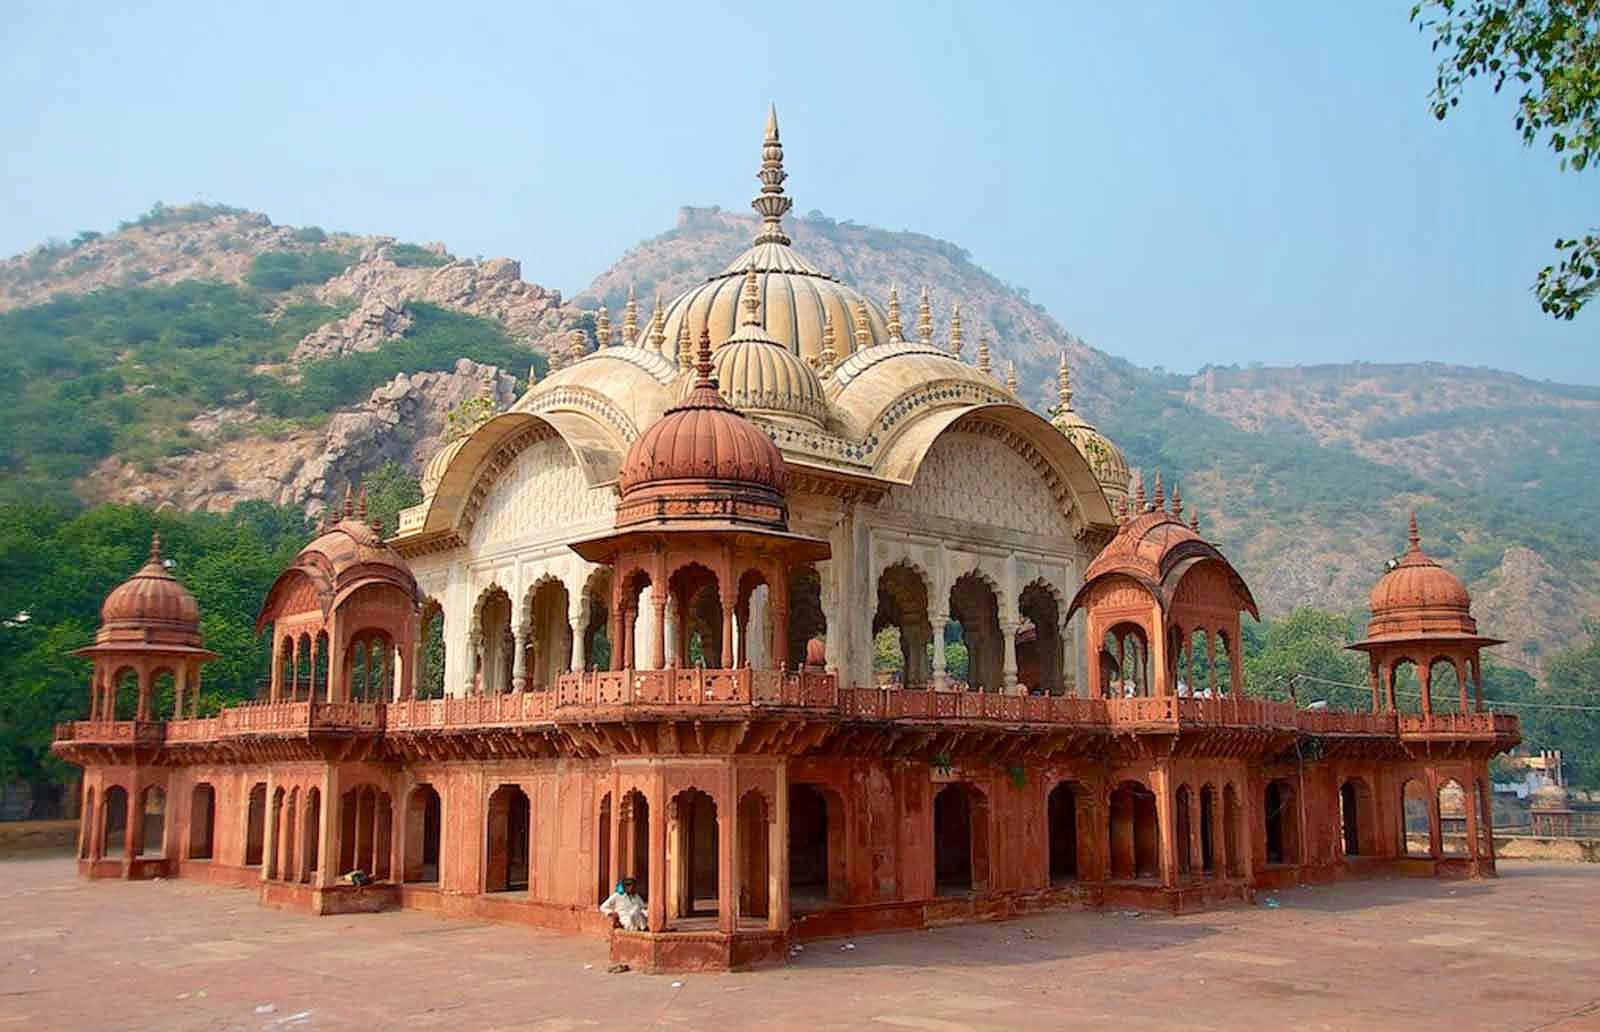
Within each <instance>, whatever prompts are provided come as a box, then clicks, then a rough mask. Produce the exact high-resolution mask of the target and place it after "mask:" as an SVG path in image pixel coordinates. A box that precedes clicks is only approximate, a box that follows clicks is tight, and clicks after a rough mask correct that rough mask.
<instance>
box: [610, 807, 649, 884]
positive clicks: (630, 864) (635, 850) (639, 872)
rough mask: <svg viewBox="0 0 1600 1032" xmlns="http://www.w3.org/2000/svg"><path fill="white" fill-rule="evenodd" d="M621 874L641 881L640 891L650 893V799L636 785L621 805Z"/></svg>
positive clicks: (619, 857) (619, 824)
mask: <svg viewBox="0 0 1600 1032" xmlns="http://www.w3.org/2000/svg"><path fill="white" fill-rule="evenodd" d="M617 874H618V875H619V876H621V877H623V878H632V879H634V881H635V882H637V883H638V884H637V886H636V889H637V891H638V893H639V895H641V896H644V897H646V898H649V893H650V801H649V800H648V799H646V798H645V796H644V793H643V792H640V791H639V790H638V789H633V790H631V791H629V792H628V793H626V794H625V795H624V796H623V797H622V805H621V806H620V807H618V809H617Z"/></svg>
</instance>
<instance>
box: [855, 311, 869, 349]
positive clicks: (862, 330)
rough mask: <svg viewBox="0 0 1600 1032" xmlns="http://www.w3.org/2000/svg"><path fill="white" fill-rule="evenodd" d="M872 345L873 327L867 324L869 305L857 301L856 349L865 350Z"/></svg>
mask: <svg viewBox="0 0 1600 1032" xmlns="http://www.w3.org/2000/svg"><path fill="white" fill-rule="evenodd" d="M871 346H872V328H871V327H869V326H868V325H867V306H866V304H864V303H863V302H861V301H857V302H856V350H857V351H865V350H867V349H868V348H870V347H871Z"/></svg>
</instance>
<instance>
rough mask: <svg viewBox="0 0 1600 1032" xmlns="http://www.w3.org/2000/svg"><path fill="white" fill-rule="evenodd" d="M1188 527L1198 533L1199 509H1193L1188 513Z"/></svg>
mask: <svg viewBox="0 0 1600 1032" xmlns="http://www.w3.org/2000/svg"><path fill="white" fill-rule="evenodd" d="M1189 529H1190V530H1192V531H1194V532H1195V533H1196V534H1198V533H1200V510H1199V509H1194V510H1191V511H1190V513H1189Z"/></svg>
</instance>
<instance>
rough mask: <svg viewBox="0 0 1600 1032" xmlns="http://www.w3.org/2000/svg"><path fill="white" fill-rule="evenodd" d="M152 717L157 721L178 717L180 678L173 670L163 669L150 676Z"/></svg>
mask: <svg viewBox="0 0 1600 1032" xmlns="http://www.w3.org/2000/svg"><path fill="white" fill-rule="evenodd" d="M150 716H151V717H153V718H155V719H157V720H165V719H167V718H168V717H171V718H172V719H173V720H177V719H179V717H178V678H177V676H176V675H174V674H173V672H172V671H171V670H168V669H165V668H163V669H161V670H157V671H156V672H155V673H153V674H151V675H150Z"/></svg>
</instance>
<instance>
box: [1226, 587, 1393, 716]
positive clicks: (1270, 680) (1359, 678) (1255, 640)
mask: <svg viewBox="0 0 1600 1032" xmlns="http://www.w3.org/2000/svg"><path fill="white" fill-rule="evenodd" d="M1354 623H1355V621H1354V620H1353V619H1352V618H1350V617H1348V616H1341V615H1340V614H1338V613H1330V612H1327V611H1326V610H1322V609H1314V608H1311V607H1310V606H1306V607H1302V608H1300V609H1296V610H1295V611H1294V612H1292V613H1290V614H1289V615H1288V616H1286V617H1284V618H1283V619H1282V620H1276V621H1273V622H1272V623H1269V624H1266V625H1265V626H1264V627H1256V626H1253V625H1251V624H1248V623H1247V624H1246V625H1245V628H1244V657H1243V658H1244V683H1245V691H1246V692H1248V693H1249V694H1251V695H1260V696H1263V697H1265V698H1269V699H1279V700H1283V699H1289V698H1291V697H1292V698H1294V699H1295V700H1296V701H1298V702H1299V703H1301V704H1302V705H1304V704H1307V703H1310V702H1313V701H1315V700H1319V699H1320V700H1325V701H1326V702H1327V703H1328V705H1330V706H1333V707H1335V708H1337V709H1364V708H1366V707H1368V706H1370V705H1371V703H1372V696H1371V695H1370V693H1368V692H1366V691H1365V690H1364V689H1362V688H1360V687H1351V686H1352V685H1356V686H1359V685H1361V684H1363V683H1365V681H1366V676H1367V674H1366V668H1365V664H1364V663H1363V662H1362V659H1361V657H1360V656H1358V655H1356V654H1355V653H1353V652H1351V651H1349V650H1348V649H1346V648H1345V646H1346V645H1348V644H1349V643H1350V642H1351V641H1353V640H1354V639H1355V634H1354V632H1355V630H1356V628H1355V627H1354V626H1353V624H1354Z"/></svg>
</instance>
